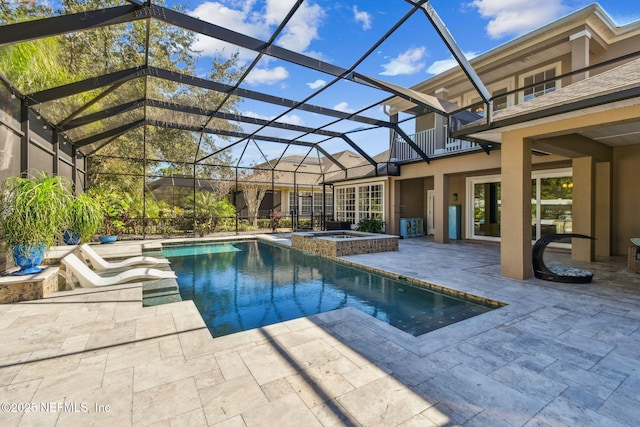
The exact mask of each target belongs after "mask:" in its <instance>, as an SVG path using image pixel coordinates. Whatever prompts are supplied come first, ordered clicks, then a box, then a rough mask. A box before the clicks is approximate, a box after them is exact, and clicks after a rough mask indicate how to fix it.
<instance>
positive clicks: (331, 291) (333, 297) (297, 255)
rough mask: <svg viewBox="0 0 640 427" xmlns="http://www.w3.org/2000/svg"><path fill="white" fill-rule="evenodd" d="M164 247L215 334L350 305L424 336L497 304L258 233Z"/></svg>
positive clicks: (187, 295)
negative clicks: (279, 242)
mask: <svg viewBox="0 0 640 427" xmlns="http://www.w3.org/2000/svg"><path fill="white" fill-rule="evenodd" d="M163 254H164V256H166V257H167V258H169V259H170V260H171V267H172V268H173V270H174V271H175V272H176V274H177V276H178V279H177V280H178V285H179V288H180V295H181V297H182V299H184V300H193V301H194V303H195V305H196V306H197V307H198V310H199V311H200V314H201V315H202V317H203V319H204V320H205V322H206V324H207V326H208V328H209V331H210V332H211V334H212V335H213V336H214V337H217V336H222V335H227V334H232V333H235V332H239V331H244V330H249V329H253V328H258V327H262V326H267V325H270V324H273V323H278V322H283V321H286V320H291V319H295V318H298V317H304V316H310V315H313V314H317V313H323V312H326V311H330V310H335V309H338V308H343V307H354V308H357V309H358V310H361V311H363V312H364V313H367V314H369V315H371V316H373V317H375V318H377V319H379V320H381V321H384V322H386V323H389V324H390V325H392V326H395V327H396V328H398V329H401V330H403V331H405V332H407V333H409V334H411V335H414V336H418V335H422V334H424V333H427V332H429V331H432V330H435V329H438V328H441V327H444V326H447V325H450V324H452V323H456V322H459V321H461V320H464V319H467V318H469V317H473V316H476V315H478V314H482V313H485V312H487V311H490V310H492V308H491V307H486V306H483V305H479V304H476V303H473V302H470V301H465V300H462V299H458V298H453V297H450V296H448V295H444V294H440V293H436V292H432V291H429V290H427V289H423V288H419V287H417V286H414V285H411V284H409V283H404V282H402V281H398V280H395V279H392V278H389V277H384V276H381V275H378V274H374V273H371V272H368V271H365V270H360V269H356V268H353V267H350V266H347V265H344V264H341V263H338V262H335V261H333V260H331V259H327V258H323V257H317V256H314V255H309V254H306V253H304V252H300V251H297V250H293V249H288V248H283V247H280V246H275V245H270V244H267V243H263V242H258V241H243V242H233V243H216V244H197V245H187V246H169V247H165V248H164V249H163Z"/></svg>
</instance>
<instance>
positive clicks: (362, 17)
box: [353, 6, 371, 30]
mask: <svg viewBox="0 0 640 427" xmlns="http://www.w3.org/2000/svg"><path fill="white" fill-rule="evenodd" d="M353 19H355V20H356V22H360V23H361V24H362V29H363V30H368V29H370V28H371V15H370V14H369V12H364V11H359V10H358V6H353Z"/></svg>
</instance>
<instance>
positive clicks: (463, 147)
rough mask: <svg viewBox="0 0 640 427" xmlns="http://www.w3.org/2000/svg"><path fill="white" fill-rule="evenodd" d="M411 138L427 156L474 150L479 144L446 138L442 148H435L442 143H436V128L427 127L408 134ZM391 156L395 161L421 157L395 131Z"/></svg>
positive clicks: (445, 132) (478, 147)
mask: <svg viewBox="0 0 640 427" xmlns="http://www.w3.org/2000/svg"><path fill="white" fill-rule="evenodd" d="M447 134H448V132H447V128H446V127H445V129H444V135H447ZM409 137H410V138H411V140H412V141H413V142H415V144H416V145H417V146H418V147H420V149H421V150H422V151H424V153H425V154H426V155H427V156H429V157H438V156H443V155H448V154H454V153H460V152H465V151H475V150H478V149H480V146H479V145H478V144H476V143H475V142H470V141H465V140H463V139H455V138H448V137H447V140H446V141H445V143H444V148H436V147H437V146H438V145H440V147H442V144H436V130H435V129H427V130H423V131H421V132H418V133H415V134H413V135H409ZM391 157H392V158H395V159H397V161H409V160H420V159H421V157H420V156H419V155H418V154H417V153H416V152H415V151H414V150H413V148H411V146H410V145H409V144H407V143H406V142H405V141H404V139H402V137H401V136H400V135H398V134H396V133H394V135H393V140H392V144H391Z"/></svg>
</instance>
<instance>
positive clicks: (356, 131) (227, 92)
mask: <svg viewBox="0 0 640 427" xmlns="http://www.w3.org/2000/svg"><path fill="white" fill-rule="evenodd" d="M394 1H396V2H397V4H398V8H399V10H401V9H402V14H399V17H398V19H397V21H396V22H395V24H394V25H392V26H391V27H390V28H388V29H387V31H386V32H385V33H384V34H382V35H380V36H379V37H378V38H377V39H376V40H373V41H372V42H371V44H370V46H369V47H368V48H367V49H365V50H363V51H361V52H359V53H358V54H357V55H356V56H357V58H356V59H355V60H354V61H353V62H352V63H351V64H350V65H348V66H346V67H344V66H339V65H336V64H333V63H331V62H328V61H325V60H323V59H319V58H316V57H312V56H310V55H307V54H304V53H300V52H296V51H293V50H289V49H286V48H284V47H282V46H281V45H280V44H279V43H278V40H279V37H280V36H281V35H282V33H283V31H284V30H285V29H286V28H287V25H290V23H291V21H292V19H293V17H294V16H295V15H296V13H299V11H300V9H301V6H302V5H303V1H302V0H297V1H293V0H292V2H291V7H290V9H289V11H288V13H287V14H286V16H284V18H283V19H282V21H281V22H280V24H279V25H278V26H277V28H276V29H275V31H273V33H272V34H271V37H269V38H268V39H267V40H259V39H257V38H254V37H251V36H248V35H245V34H242V33H240V32H236V31H233V30H232V29H229V28H225V27H223V26H219V25H216V24H213V23H210V22H206V21H203V20H200V19H197V18H195V17H193V16H190V15H188V14H186V13H184V12H180V11H177V10H173V9H170V8H167V7H164V6H161V5H158V4H154V3H153V2H152V1H144V2H143V1H138V0H129V1H126V2H122V1H119V2H118V1H116V2H111V3H110V4H111V7H107V8H103V9H99V10H86V11H82V12H79V13H73V14H64V15H55V13H54V15H53V16H49V17H45V18H42V19H35V20H26V21H24V22H15V23H9V24H6V25H3V26H2V27H1V28H2V31H0V48H1V47H2V46H10V45H14V44H19V43H27V42H30V41H33V40H38V39H47V38H56V37H65V36H68V35H72V34H75V33H77V32H84V31H97V30H98V29H103V28H111V27H117V26H120V27H119V28H122V25H130V24H132V23H137V22H141V23H143V24H144V26H145V31H146V34H147V36H146V38H145V39H144V43H143V44H142V45H141V46H137V47H135V49H136V51H137V52H138V54H139V59H138V62H139V65H136V66H134V67H131V68H127V69H120V70H114V71H111V72H109V73H104V74H100V75H95V76H91V77H88V78H84V79H81V80H76V81H69V82H64V83H63V84H58V85H56V86H52V87H48V86H47V87H46V88H44V89H40V90H33V89H32V88H30V87H19V86H18V84H17V83H14V82H12V81H10V80H9V79H8V78H7V77H6V76H4V70H0V71H3V76H2V81H3V82H4V83H5V85H6V86H7V87H8V88H9V90H11V91H12V93H13V94H15V95H16V96H17V97H19V98H21V99H22V100H23V105H26V106H28V108H30V109H31V110H32V111H33V112H34V113H36V114H37V115H38V116H39V117H40V116H41V117H42V118H43V119H44V120H45V121H46V122H47V123H49V124H50V125H51V126H52V128H53V129H54V130H55V132H56V133H57V135H59V136H60V137H62V138H64V139H65V140H67V141H69V142H70V143H71V144H72V145H73V147H75V149H76V150H77V151H78V152H80V153H81V154H83V155H85V156H92V155H96V154H99V153H100V150H101V149H103V148H104V147H105V146H108V145H109V144H112V143H113V142H114V141H117V140H118V138H120V137H122V136H123V135H126V134H128V133H130V132H132V131H135V130H139V129H143V139H145V140H146V135H147V129H148V128H149V127H163V128H170V129H175V130H179V131H184V132H191V133H194V134H196V135H200V136H199V138H200V140H202V136H203V135H213V136H215V138H216V141H217V142H216V149H214V150H206V149H204V148H203V147H202V144H198V147H195V148H194V150H193V152H192V153H189V158H190V159H191V161H192V162H193V163H194V164H207V163H208V162H210V161H214V158H215V156H216V155H217V154H219V153H220V152H224V151H228V150H231V149H233V148H234V147H236V148H241V152H242V154H241V155H240V156H239V158H237V159H235V160H234V161H235V162H236V165H242V163H243V159H242V156H243V155H244V153H245V152H246V150H247V148H248V147H252V148H255V149H257V150H258V151H259V152H260V155H261V157H262V158H263V159H264V161H265V162H266V161H267V160H271V159H267V157H269V154H265V153H266V152H267V150H266V148H265V146H268V145H271V146H273V145H278V146H282V148H281V157H282V156H284V155H288V154H290V153H294V152H295V150H293V149H292V148H291V147H297V148H298V149H299V150H302V151H297V152H296V153H301V154H303V155H306V156H308V155H310V154H311V153H312V152H313V151H314V150H315V151H316V153H317V155H318V156H324V157H326V158H328V159H329V160H331V161H332V162H333V163H334V164H335V165H337V166H338V167H339V168H340V169H343V170H345V169H346V167H345V166H344V165H342V164H340V162H339V161H338V160H337V159H335V158H333V157H332V156H331V153H332V152H336V151H340V150H339V149H336V148H334V147H344V149H348V150H352V151H355V152H357V153H358V154H359V155H361V156H362V157H363V158H364V159H366V161H367V162H369V163H370V164H371V166H372V167H373V168H374V169H375V168H376V166H377V162H376V161H375V160H374V159H373V157H374V156H375V155H376V154H378V152H370V150H369V148H368V147H367V146H366V145H365V144H363V143H362V142H356V141H355V139H360V140H361V141H362V140H365V141H366V138H356V136H360V134H362V133H371V134H372V135H373V131H376V130H380V129H386V130H387V131H386V133H385V134H382V135H383V138H385V139H386V140H387V141H388V135H389V130H392V131H395V132H396V133H397V134H398V135H400V137H401V138H403V139H404V140H405V141H406V142H407V144H409V145H410V146H411V147H412V148H413V149H414V150H415V151H416V153H417V154H418V155H419V156H420V157H421V158H422V160H424V161H425V162H429V161H430V159H429V157H428V156H427V155H426V154H425V153H424V152H423V151H422V150H421V149H420V148H419V147H418V146H417V145H416V144H415V143H414V142H413V141H412V140H411V138H410V137H409V136H408V135H407V133H406V132H405V131H403V130H402V128H401V126H400V123H398V122H395V121H394V120H391V119H390V117H389V116H385V115H384V114H381V113H382V110H383V108H384V107H383V106H384V105H385V104H386V103H387V102H388V101H389V100H390V99H391V98H393V97H398V98H401V99H403V100H405V101H406V102H408V103H410V104H409V105H412V108H413V110H414V111H423V113H427V112H436V113H438V114H442V115H443V116H445V117H448V116H450V115H451V114H457V113H460V111H454V110H453V109H452V108H451V105H450V104H448V103H446V102H442V101H441V100H438V99H436V98H434V97H430V96H427V95H424V94H421V93H418V92H415V91H413V90H411V89H407V88H403V87H400V86H397V85H395V84H391V83H388V82H385V81H383V80H380V79H378V78H373V77H370V76H368V75H366V74H364V73H362V72H360V71H359V67H360V66H361V64H362V63H363V62H364V61H366V60H367V58H368V57H369V56H370V55H372V53H374V52H375V51H376V50H377V49H378V48H379V47H380V46H381V45H382V44H383V43H385V42H386V41H387V40H388V39H389V38H390V37H392V35H393V34H394V32H396V31H398V29H399V28H401V27H402V26H403V25H405V23H406V22H407V21H408V20H409V19H411V18H412V17H414V16H418V17H419V18H420V19H424V23H425V30H431V31H432V32H434V33H435V34H437V38H439V39H440V42H443V43H445V44H446V46H447V47H448V48H449V50H450V52H451V54H452V55H453V57H454V58H455V59H456V61H457V62H458V64H459V65H460V66H461V67H462V69H463V71H464V72H465V74H466V76H467V77H468V78H469V79H470V80H471V82H472V84H473V86H474V87H475V88H476V90H477V91H478V93H479V94H480V96H481V98H482V99H483V101H484V102H489V101H490V99H489V98H490V95H489V94H488V92H487V90H486V89H485V88H484V86H483V84H482V82H481V81H480V79H479V78H478V76H477V75H476V73H475V72H474V70H473V68H472V67H471V66H470V64H469V63H468V62H467V60H466V59H465V57H464V55H463V54H462V52H461V50H460V49H459V48H458V46H457V45H456V43H455V41H454V39H453V37H452V36H451V34H450V33H449V31H448V30H447V28H446V26H445V25H444V23H443V22H442V20H441V19H440V18H439V16H438V15H437V13H436V12H435V10H434V9H433V6H432V5H431V4H430V3H429V1H428V0H419V1H418V0H416V1H413V0H394ZM420 15H422V16H420ZM414 19H415V18H414ZM428 23H429V24H428ZM163 26H164V27H165V28H166V26H171V27H177V28H180V29H182V30H185V31H187V32H188V33H189V34H191V35H192V36H193V37H195V38H197V37H207V38H213V39H216V40H217V41H218V42H221V43H223V44H224V45H225V46H226V47H225V48H226V49H232V50H236V51H238V50H242V51H243V52H246V51H250V52H251V53H252V56H253V59H252V60H251V61H249V62H248V63H247V65H246V66H244V67H243V68H242V70H241V71H240V72H239V73H238V78H237V79H235V80H234V81H221V80H215V79H210V78H203V77H201V76H199V75H194V73H189V72H187V71H185V70H181V69H179V68H175V69H168V68H164V67H162V66H158V65H156V64H157V62H158V61H156V60H155V59H156V58H155V56H157V55H163V54H164V52H161V51H160V49H157V46H155V45H154V43H153V38H152V37H150V36H149V35H150V34H151V33H152V32H154V31H158V29H160V31H162V28H163ZM430 27H432V29H431V28H430ZM433 30H435V31H433ZM336 43H348V41H346V40H336ZM84 48H87V47H84ZM94 48H96V52H95V55H96V60H99V58H100V50H99V47H98V46H94ZM264 61H277V62H282V63H286V64H287V66H288V67H290V68H291V69H292V72H294V73H295V72H305V73H311V75H313V76H316V77H317V78H318V79H320V78H321V79H322V80H328V82H326V84H324V85H323V86H321V87H319V88H317V89H315V90H313V91H312V92H311V93H310V94H308V95H307V96H305V97H301V98H296V99H293V98H289V97H287V94H286V91H285V92H284V93H280V92H274V93H265V92H259V91H255V90H252V89H251V85H250V84H248V81H249V79H250V76H251V75H252V72H254V71H256V70H258V68H259V67H260V64H262V63H264ZM167 82H169V83H170V84H171V85H172V88H173V90H172V92H171V93H167V91H166V89H163V88H164V87H165V86H166V83H167ZM347 86H348V87H349V93H360V94H362V98H363V99H371V98H372V97H373V98H375V99H376V100H375V101H373V102H371V103H370V104H368V105H366V106H364V107H361V108H359V109H358V110H357V111H348V112H346V111H344V110H338V109H336V108H330V107H327V106H326V105H335V104H331V102H329V101H328V100H330V99H331V96H334V97H335V96H336V95H337V94H341V93H344V92H345V89H346V87H347ZM193 88H197V89H198V90H199V91H204V92H210V93H212V92H215V93H217V96H218V98H216V99H219V100H220V102H218V103H216V104H215V105H213V104H206V103H203V102H202V101H201V99H199V98H198V97H193V98H191V99H190V98H189V96H184V94H188V93H189V91H190V90H192V89H193ZM176 94H180V96H176ZM365 94H366V96H365ZM238 99H240V100H252V101H257V102H260V103H266V104H269V106H270V108H271V111H272V112H273V113H272V114H270V115H269V117H268V118H262V117H256V116H254V115H243V114H242V113H239V112H237V110H235V109H234V108H233V107H228V104H229V103H232V102H234V101H236V102H237V100H238ZM334 99H335V98H334ZM336 102H337V101H336ZM292 113H295V114H297V115H302V114H307V115H309V114H310V115H312V116H313V117H314V120H313V122H314V123H317V122H318V120H320V124H314V125H312V126H308V125H300V124H295V123H291V122H288V121H287V120H286V117H287V115H289V114H292ZM224 123H232V124H234V126H231V127H230V126H228V125H225V124H224ZM377 135H378V136H372V137H371V138H380V136H379V135H381V134H380V133H378V134H377ZM336 141H338V142H339V143H340V144H339V145H336V144H335V142H336ZM149 143H151V142H149ZM305 153H306V154H305ZM132 157H135V156H133V155H132ZM146 160H150V161H158V162H163V161H165V162H170V161H174V160H176V159H172V158H161V159H146ZM272 166H274V167H275V168H277V163H275V164H273V163H272ZM376 170H377V169H376Z"/></svg>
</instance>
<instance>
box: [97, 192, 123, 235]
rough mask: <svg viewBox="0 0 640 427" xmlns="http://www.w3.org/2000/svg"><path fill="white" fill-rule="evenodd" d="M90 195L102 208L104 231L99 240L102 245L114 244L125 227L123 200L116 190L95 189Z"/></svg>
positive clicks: (102, 230)
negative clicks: (120, 230) (122, 217)
mask: <svg viewBox="0 0 640 427" xmlns="http://www.w3.org/2000/svg"><path fill="white" fill-rule="evenodd" d="M89 194H90V195H91V196H92V197H94V198H95V199H96V200H97V201H98V203H99V205H100V206H101V207H102V209H101V210H102V218H103V221H102V229H101V232H102V233H101V235H100V236H98V240H100V242H101V243H114V242H115V241H116V240H117V239H118V230H119V229H120V228H122V227H123V226H124V222H123V221H122V219H121V216H122V210H123V206H122V203H123V202H122V199H121V197H120V196H119V195H118V191H117V190H116V189H114V188H107V189H105V188H93V189H91V190H90V192H89Z"/></svg>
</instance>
